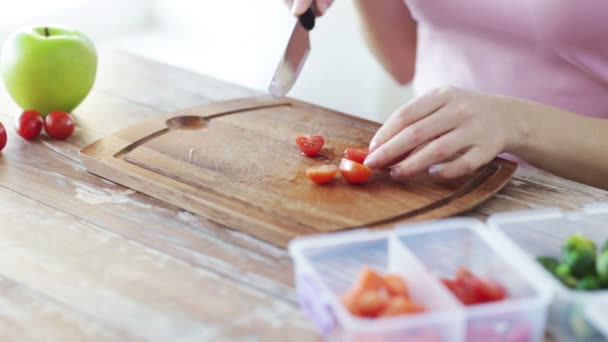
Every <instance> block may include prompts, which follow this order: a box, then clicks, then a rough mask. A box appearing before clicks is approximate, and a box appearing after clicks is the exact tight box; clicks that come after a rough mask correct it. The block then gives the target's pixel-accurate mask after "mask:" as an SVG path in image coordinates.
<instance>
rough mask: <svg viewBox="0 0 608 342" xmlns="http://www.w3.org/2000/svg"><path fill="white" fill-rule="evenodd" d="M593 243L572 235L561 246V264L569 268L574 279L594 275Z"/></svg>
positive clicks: (594, 253)
mask: <svg viewBox="0 0 608 342" xmlns="http://www.w3.org/2000/svg"><path fill="white" fill-rule="evenodd" d="M596 249H597V248H596V246H595V242H593V241H592V240H589V239H587V238H585V237H584V236H582V235H580V234H576V235H572V236H571V237H570V238H569V239H568V240H567V241H566V243H565V244H564V245H563V246H562V253H561V259H562V262H563V263H564V264H566V265H568V266H570V273H571V275H572V276H574V277H584V276H587V275H593V274H595V258H596Z"/></svg>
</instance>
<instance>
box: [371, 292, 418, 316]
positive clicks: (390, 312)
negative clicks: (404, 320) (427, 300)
mask: <svg viewBox="0 0 608 342" xmlns="http://www.w3.org/2000/svg"><path fill="white" fill-rule="evenodd" d="M418 312H424V308H422V307H420V306H418V305H416V304H414V303H412V302H411V301H410V300H409V299H408V298H407V297H405V296H396V297H393V298H391V299H390V300H389V301H388V304H387V305H386V307H385V309H384V310H382V312H380V316H381V317H387V316H398V315H407V314H413V313H418Z"/></svg>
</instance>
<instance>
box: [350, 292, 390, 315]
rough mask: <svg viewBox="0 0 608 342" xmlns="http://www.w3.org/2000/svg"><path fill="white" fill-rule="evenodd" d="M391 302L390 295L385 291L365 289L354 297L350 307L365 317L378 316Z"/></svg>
mask: <svg viewBox="0 0 608 342" xmlns="http://www.w3.org/2000/svg"><path fill="white" fill-rule="evenodd" d="M388 302H389V298H388V295H387V294H386V292H384V291H378V290H365V291H363V292H361V294H360V295H359V296H357V297H355V298H354V300H353V304H352V305H351V307H350V308H349V310H350V311H351V313H353V314H355V315H358V316H363V317H370V318H372V317H377V316H378V315H379V314H380V313H381V312H382V311H384V309H385V308H386V305H387V304H388Z"/></svg>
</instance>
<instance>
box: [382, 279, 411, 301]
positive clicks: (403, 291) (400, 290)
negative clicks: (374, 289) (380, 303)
mask: <svg viewBox="0 0 608 342" xmlns="http://www.w3.org/2000/svg"><path fill="white" fill-rule="evenodd" d="M384 287H385V288H386V290H387V291H388V294H390V295H391V296H403V297H408V298H409V296H410V294H409V291H408V290H407V285H406V284H405V280H403V278H401V277H400V276H398V275H396V274H386V275H384Z"/></svg>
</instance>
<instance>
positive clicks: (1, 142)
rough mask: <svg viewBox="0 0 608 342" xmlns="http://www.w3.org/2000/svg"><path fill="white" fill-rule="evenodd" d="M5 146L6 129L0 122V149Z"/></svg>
mask: <svg viewBox="0 0 608 342" xmlns="http://www.w3.org/2000/svg"><path fill="white" fill-rule="evenodd" d="M4 146H6V129H4V125H3V124H2V122H0V151H2V150H3V149H4Z"/></svg>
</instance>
